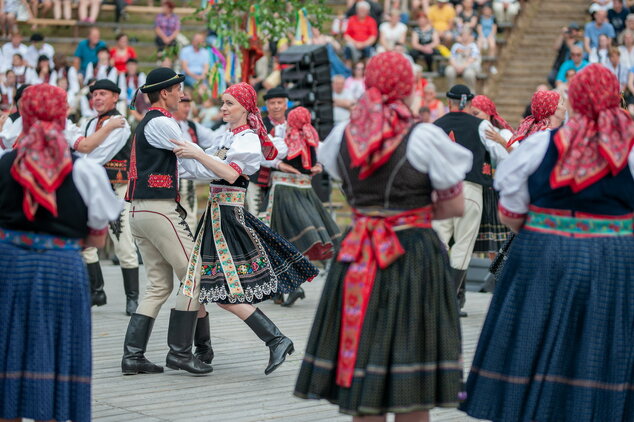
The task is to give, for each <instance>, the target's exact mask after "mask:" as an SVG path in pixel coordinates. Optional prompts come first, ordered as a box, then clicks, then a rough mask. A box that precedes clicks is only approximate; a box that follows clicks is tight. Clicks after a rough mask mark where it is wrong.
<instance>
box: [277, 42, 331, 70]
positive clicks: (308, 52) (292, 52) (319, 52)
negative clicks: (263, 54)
mask: <svg viewBox="0 0 634 422" xmlns="http://www.w3.org/2000/svg"><path fill="white" fill-rule="evenodd" d="M278 61H279V63H280V64H297V63H301V64H303V65H313V66H317V65H320V64H330V60H329V59H328V50H327V49H326V46H324V45H309V44H306V45H294V46H292V47H289V48H288V49H286V50H285V51H284V52H282V53H280V54H279V56H278Z"/></svg>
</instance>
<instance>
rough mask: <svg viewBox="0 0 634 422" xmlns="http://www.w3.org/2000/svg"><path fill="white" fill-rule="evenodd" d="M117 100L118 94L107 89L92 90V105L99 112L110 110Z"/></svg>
mask: <svg viewBox="0 0 634 422" xmlns="http://www.w3.org/2000/svg"><path fill="white" fill-rule="evenodd" d="M118 100H119V94H117V93H115V92H112V91H109V90H107V89H95V90H94V91H93V92H92V106H93V108H94V109H95V111H97V113H99V114H103V113H106V112H108V111H110V110H112V109H113V108H114V107H115V105H116V104H117V101H118Z"/></svg>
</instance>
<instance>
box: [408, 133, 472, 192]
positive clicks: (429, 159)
mask: <svg viewBox="0 0 634 422" xmlns="http://www.w3.org/2000/svg"><path fill="white" fill-rule="evenodd" d="M406 157H407V161H409V163H410V164H411V165H412V166H413V167H414V168H415V169H416V170H418V171H420V172H421V173H426V174H428V175H429V179H430V180H431V185H432V187H433V188H434V189H435V190H446V189H449V188H451V187H453V186H455V185H457V184H459V183H460V182H462V181H463V180H464V178H465V175H466V174H467V173H468V172H469V171H470V170H471V165H472V164H473V154H471V151H469V150H468V149H466V148H465V147H463V146H461V145H458V144H457V143H455V142H453V141H452V140H451V139H450V138H449V136H447V134H446V133H445V131H444V130H442V129H441V128H439V127H438V126H435V125H433V124H431V123H421V124H419V125H417V126H416V127H415V128H414V130H413V131H412V133H411V135H410V137H409V141H408V143H407V151H406Z"/></svg>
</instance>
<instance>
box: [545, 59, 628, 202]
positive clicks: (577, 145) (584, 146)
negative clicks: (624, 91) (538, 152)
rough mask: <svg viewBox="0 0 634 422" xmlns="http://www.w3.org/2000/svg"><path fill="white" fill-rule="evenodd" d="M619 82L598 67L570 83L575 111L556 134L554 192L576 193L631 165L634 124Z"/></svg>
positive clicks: (591, 67)
mask: <svg viewBox="0 0 634 422" xmlns="http://www.w3.org/2000/svg"><path fill="white" fill-rule="evenodd" d="M619 91H620V87H619V81H618V80H617V79H616V77H615V76H614V74H613V73H612V72H610V71H609V70H608V69H607V68H606V67H604V66H602V65H600V64H593V65H590V66H587V67H585V68H584V69H583V70H582V71H580V72H579V73H577V74H576V75H575V77H574V78H573V79H572V81H571V82H570V86H569V88H568V96H569V99H570V105H571V107H572V109H573V110H574V111H575V112H576V113H575V114H574V115H573V116H572V117H571V118H570V120H569V121H568V123H567V124H566V125H565V126H563V127H562V128H561V129H560V130H559V131H558V132H557V134H556V135H555V139H554V141H555V145H556V146H557V149H558V150H559V159H558V160H557V164H555V167H554V169H553V171H552V173H551V175H550V185H551V187H553V188H559V187H562V186H570V188H571V189H572V190H573V191H574V192H578V191H580V190H582V189H584V188H586V187H588V186H590V185H592V184H593V183H595V182H597V181H599V180H601V179H602V178H603V177H604V176H606V175H607V174H609V173H612V174H613V175H616V174H618V173H619V172H620V171H621V170H623V169H624V168H625V167H626V166H627V162H628V156H629V153H630V151H631V149H632V145H633V144H634V123H633V122H632V119H631V118H630V117H629V116H628V115H627V114H626V113H625V112H624V111H623V110H622V109H620V108H619V105H620V100H621V98H620V93H619Z"/></svg>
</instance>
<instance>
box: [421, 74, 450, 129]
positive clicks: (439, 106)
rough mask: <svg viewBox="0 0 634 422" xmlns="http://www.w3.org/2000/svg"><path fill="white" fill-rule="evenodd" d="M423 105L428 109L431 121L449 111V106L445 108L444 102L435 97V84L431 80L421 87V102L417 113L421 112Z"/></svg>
mask: <svg viewBox="0 0 634 422" xmlns="http://www.w3.org/2000/svg"><path fill="white" fill-rule="evenodd" d="M425 107H427V109H429V113H430V121H431V122H433V121H435V120H437V119H440V118H441V117H442V116H444V115H445V114H447V112H448V111H449V108H447V106H446V105H445V103H443V102H442V101H440V100H439V99H438V98H437V97H436V85H434V84H433V83H431V82H429V83H428V84H427V85H425V88H423V101H422V103H421V110H420V111H419V113H421V111H422V109H423V108H425Z"/></svg>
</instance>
